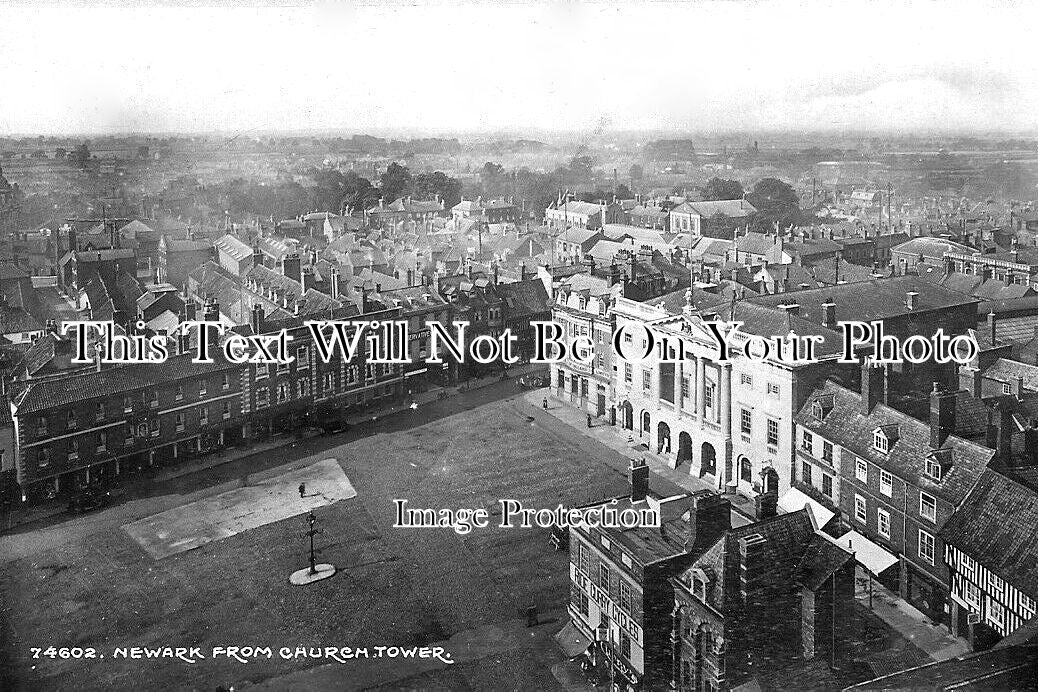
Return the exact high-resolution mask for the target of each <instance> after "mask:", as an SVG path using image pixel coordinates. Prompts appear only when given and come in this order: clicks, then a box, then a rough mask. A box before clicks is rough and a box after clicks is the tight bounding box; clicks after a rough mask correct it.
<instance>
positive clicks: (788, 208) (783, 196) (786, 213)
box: [746, 178, 801, 231]
mask: <svg viewBox="0 0 1038 692" xmlns="http://www.w3.org/2000/svg"><path fill="white" fill-rule="evenodd" d="M746 199H747V200H748V201H749V203H750V204H752V205H753V206H754V207H756V209H757V213H756V214H754V215H753V218H752V219H750V222H749V225H750V226H751V227H753V228H754V229H758V230H762V231H773V230H774V229H775V226H776V224H777V225H778V227H779V229H780V230H785V229H786V228H788V227H789V226H791V225H797V224H799V223H800V220H801V219H800V216H801V214H800V198H799V197H798V196H797V193H796V191H795V190H794V189H793V188H792V187H791V186H790V185H789V184H788V183H784V182H782V181H781V180H778V179H777V178H762V179H761V180H759V181H758V182H757V184H756V185H754V186H753V192H751V193H750V194H748V195H746Z"/></svg>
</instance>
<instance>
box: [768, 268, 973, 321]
mask: <svg viewBox="0 0 1038 692" xmlns="http://www.w3.org/2000/svg"><path fill="white" fill-rule="evenodd" d="M911 291H915V292H916V293H918V294H919V295H918V296H917V297H916V308H915V310H912V311H911V313H912V314H919V313H922V312H928V311H931V310H941V309H944V308H951V307H956V306H960V305H969V304H974V303H977V302H978V301H977V299H975V298H969V297H967V296H964V295H962V294H961V293H959V292H958V291H952V290H951V289H947V288H944V287H942V286H935V285H934V284H932V283H930V282H928V281H926V280H925V279H921V278H919V277H918V276H915V275H907V276H894V277H889V278H883V279H873V280H871V281H868V282H859V283H854V284H838V285H836V286H827V287H825V288H818V289H812V290H807V291H798V292H797V293H796V297H795V300H796V302H797V304H799V305H800V316H801V317H803V318H805V319H807V320H809V321H811V322H816V323H821V321H822V304H823V303H825V302H827V301H828V300H829V298H832V299H833V301H834V302H835V303H836V320H837V321H841V320H862V321H865V322H869V321H872V320H881V319H888V318H891V317H898V316H900V315H906V314H909V312H910V311H909V310H908V306H907V302H906V301H907V294H908V293H909V292H911ZM751 301H752V302H753V303H755V304H757V305H763V306H766V307H776V306H778V305H780V304H782V303H787V302H789V298H788V297H786V296H783V295H782V294H779V295H773V296H760V297H758V298H752V299H751Z"/></svg>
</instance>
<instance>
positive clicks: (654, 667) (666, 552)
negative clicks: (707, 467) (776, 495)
mask: <svg viewBox="0 0 1038 692" xmlns="http://www.w3.org/2000/svg"><path fill="white" fill-rule="evenodd" d="M630 473H631V494H630V496H629V497H622V498H616V500H615V504H611V505H610V506H611V507H614V508H615V509H616V510H617V511H622V510H624V509H628V508H648V507H651V508H654V509H656V510H658V511H659V513H660V521H661V525H662V528H634V529H627V530H620V529H605V528H599V527H595V528H580V529H577V528H573V527H571V528H570V542H569V546H570V565H569V571H570V597H571V598H570V605H569V616H570V625H569V626H571V627H572V628H573V630H575V632H576V633H577V634H578V636H580V637H583V641H584V642H585V644H586V647H585V653H586V655H587V657H588V660H589V662H590V663H591V664H592V665H593V666H595V667H596V668H598V669H599V670H600V671H601V672H602V674H603V675H604V676H606V677H607V678H608V677H612V679H613V680H614V681H615V682H616V684H617V685H619V686H620V689H658V688H660V687H665V686H666V685H667V684H668V682H669V680H670V675H671V667H672V661H673V655H672V650H671V640H670V639H671V638H670V632H671V620H672V618H671V614H672V612H673V610H674V589H673V587H672V586H671V583H670V578H671V577H673V576H675V575H676V574H678V573H679V572H680V571H681V570H682V569H683V568H684V567H686V566H687V565H688V562H689V560H690V555H691V554H693V552H694V551H695V549H696V546H697V545H699V542H700V541H703V542H705V541H706V540H707V539H708V538H709V537H710V535H711V534H712V535H714V536H716V535H719V534H720V532H721V531H723V530H724V529H725V528H727V526H729V525H730V519H729V512H730V507H729V505H728V502H727V501H726V500H723V499H721V498H715V497H714V496H711V495H710V494H709V493H703V494H701V495H699V496H697V497H692V496H688V495H674V496H671V497H666V498H662V497H660V496H659V495H658V494H655V493H651V492H650V491H649V467H648V466H646V465H645V464H644V463H641V464H632V467H631V470H630ZM612 502H613V500H612V499H610V500H604V501H603V502H602V503H601V504H607V503H612ZM697 503H698V504H697ZM693 506H698V507H700V509H701V511H702V512H703V521H704V523H705V522H706V521H707V516H709V517H710V518H711V521H712V524H711V526H710V527H709V528H707V527H706V526H705V525H702V524H701V525H699V527H698V530H699V534H698V537H697V534H696V530H695V529H696V523H695V522H691V523H690V522H689V520H688V518H687V517H688V511H689V509H690V507H693ZM708 508H709V509H708Z"/></svg>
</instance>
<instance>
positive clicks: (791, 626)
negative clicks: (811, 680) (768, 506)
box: [672, 502, 854, 691]
mask: <svg viewBox="0 0 1038 692" xmlns="http://www.w3.org/2000/svg"><path fill="white" fill-rule="evenodd" d="M725 504H726V505H727V502H725ZM767 513H769V512H767V511H766V512H765V513H764V517H765V518H762V519H761V520H760V521H757V522H754V523H751V524H748V525H746V526H740V527H738V528H729V529H727V530H725V531H723V532H722V533H721V534H720V535H718V534H716V533H712V532H711V531H710V530H709V528H708V529H707V533H708V534H709V536H708V538H707V540H705V541H703V542H702V543H701V544H700V541H699V540H697V541H696V544H697V546H698V545H701V547H700V548H699V552H698V555H697V556H696V559H695V561H694V562H693V563H692V564H691V565H690V566H689V567H688V568H687V569H685V570H684V571H683V572H682V573H681V574H680V575H679V576H677V577H675V578H674V579H673V580H672V581H673V585H674V592H675V601H676V603H675V610H674V625H673V627H674V629H673V632H674V637H673V640H674V667H673V681H672V689H677V690H690V691H691V690H696V691H698V690H729V689H744V688H743V687H742V686H743V685H752V684H756V685H757V687H756V689H760V688H762V687H763V688H764V689H768V686H767V684H766V681H767V680H768V678H769V677H770V676H771V675H772V674H774V673H775V672H776V671H777V670H779V669H781V668H784V667H786V666H788V665H790V664H794V663H796V662H798V661H806V660H811V659H814V658H815V657H816V656H820V657H821V658H822V659H823V660H827V661H831V660H834V659H835V658H839V655H840V653H842V652H843V651H844V649H845V646H846V643H845V639H844V635H843V634H842V633H837V631H836V626H835V623H837V622H843V621H845V620H846V618H847V617H848V615H849V614H850V611H851V610H852V608H853V603H854V560H853V558H852V556H851V554H850V553H849V552H847V551H846V550H844V549H842V548H840V547H839V546H838V545H836V543H835V542H834V541H833V540H832V539H830V538H829V537H828V536H826V535H824V534H821V533H819V532H818V531H817V530H816V526H815V525H814V523H813V521H812V519H811V516H810V515H809V513H808V511H807V510H803V509H802V510H798V511H796V512H791V513H788V514H781V515H778V516H770V517H767V516H766V515H767ZM696 518H697V519H696V522H697V523H699V521H700V514H699V511H698V508H697V511H696ZM704 524H705V526H707V527H710V526H711V524H710V523H709V522H704ZM696 531H697V535H698V533H699V529H696Z"/></svg>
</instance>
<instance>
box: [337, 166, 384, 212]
mask: <svg viewBox="0 0 1038 692" xmlns="http://www.w3.org/2000/svg"><path fill="white" fill-rule="evenodd" d="M378 196H379V193H378V189H377V188H375V186H374V185H372V184H371V181H369V180H368V179H367V178H362V177H361V176H359V175H357V172H356V171H346V174H345V175H343V196H342V199H341V200H340V202H339V205H340V206H339V208H340V209H341V208H343V207H349V208H350V209H370V208H371V207H373V206H375V205H376V204H378Z"/></svg>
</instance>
